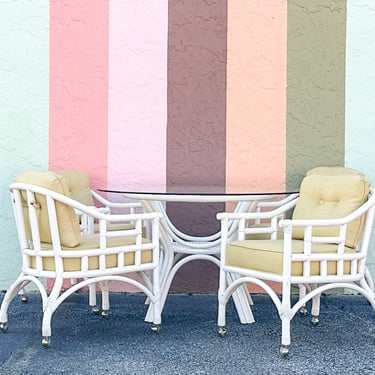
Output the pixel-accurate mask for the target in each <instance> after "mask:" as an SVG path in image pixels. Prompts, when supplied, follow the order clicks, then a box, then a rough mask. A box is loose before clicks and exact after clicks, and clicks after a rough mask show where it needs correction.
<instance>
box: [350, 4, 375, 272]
mask: <svg viewBox="0 0 375 375" xmlns="http://www.w3.org/2000/svg"><path fill="white" fill-rule="evenodd" d="M347 13H348V19H347V47H346V65H347V69H346V102H345V109H346V111H345V112H346V124H345V164H346V165H348V166H352V167H353V168H357V169H359V170H361V171H363V172H364V173H365V174H366V176H367V177H368V178H369V179H370V180H371V181H372V182H373V185H374V184H375V182H374V181H375V165H374V159H375V151H374V150H375V147H374V140H375V89H374V88H375V71H374V66H375V22H374V19H375V4H374V3H373V2H369V1H363V0H351V1H348V9H347ZM370 249H371V251H370V253H369V257H368V262H367V264H368V268H369V269H370V272H371V274H372V275H373V277H375V233H373V238H372V240H371V246H370Z"/></svg>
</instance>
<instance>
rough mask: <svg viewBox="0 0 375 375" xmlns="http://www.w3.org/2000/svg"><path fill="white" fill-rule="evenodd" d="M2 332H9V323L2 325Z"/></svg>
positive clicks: (0, 324) (0, 326)
mask: <svg viewBox="0 0 375 375" xmlns="http://www.w3.org/2000/svg"><path fill="white" fill-rule="evenodd" d="M0 330H1V331H3V332H6V331H8V323H7V322H4V323H0Z"/></svg>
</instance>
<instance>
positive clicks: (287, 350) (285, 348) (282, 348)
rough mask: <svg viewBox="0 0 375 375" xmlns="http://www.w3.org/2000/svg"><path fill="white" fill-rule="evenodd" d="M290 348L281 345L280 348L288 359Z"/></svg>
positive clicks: (281, 352)
mask: <svg viewBox="0 0 375 375" xmlns="http://www.w3.org/2000/svg"><path fill="white" fill-rule="evenodd" d="M289 351H290V346H289V345H281V346H280V354H281V355H282V356H283V357H286V356H287V355H288V354H289Z"/></svg>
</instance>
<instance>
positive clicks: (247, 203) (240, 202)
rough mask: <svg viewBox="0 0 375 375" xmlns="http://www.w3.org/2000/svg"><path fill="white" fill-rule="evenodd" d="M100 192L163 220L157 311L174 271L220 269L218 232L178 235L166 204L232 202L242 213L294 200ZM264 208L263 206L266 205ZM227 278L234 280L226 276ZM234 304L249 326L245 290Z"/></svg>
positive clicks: (222, 193)
mask: <svg viewBox="0 0 375 375" xmlns="http://www.w3.org/2000/svg"><path fill="white" fill-rule="evenodd" d="M98 190H99V191H101V192H105V193H111V194H121V195H122V196H123V197H125V198H127V199H132V200H137V201H139V202H140V203H141V204H142V206H143V209H144V211H145V212H155V211H156V212H160V213H161V214H162V217H163V219H162V220H161V222H160V246H161V250H162V252H163V256H162V257H161V271H160V280H161V289H162V298H161V303H160V306H161V309H163V306H164V303H165V301H166V298H167V296H168V293H169V289H170V286H171V284H172V281H173V278H174V276H175V275H176V273H177V271H178V270H179V269H180V268H181V267H182V266H183V265H185V264H186V263H188V262H190V261H193V260H208V261H211V262H213V263H214V264H216V265H217V266H220V260H219V255H220V246H221V233H220V231H219V232H217V233H214V234H212V235H209V236H204V237H202V236H193V235H190V234H189V233H184V232H182V231H180V230H179V229H178V228H176V226H175V225H174V224H173V223H172V221H171V219H170V218H169V216H168V214H167V211H166V208H165V206H166V205H165V203H166V202H186V203H220V202H221V203H227V202H233V203H234V204H233V205H232V206H233V207H234V208H232V209H231V211H232V212H237V213H242V212H246V211H255V210H257V208H258V207H259V203H260V202H262V204H264V202H270V204H273V203H272V201H275V200H277V201H278V202H283V201H285V200H288V199H294V198H295V197H296V196H298V193H297V192H285V191H280V192H278V191H262V192H257V191H255V189H254V191H251V190H252V189H249V188H248V187H247V188H246V187H236V188H230V189H225V188H224V187H222V186H215V185H214V186H193V185H184V186H182V185H175V186H172V187H170V186H168V187H166V186H163V187H160V186H153V185H148V186H147V187H129V188H124V189H98ZM266 204H267V203H266ZM235 225H237V222H231V223H230V224H229V227H228V232H229V233H234V232H235V229H236V228H235ZM228 277H232V278H234V277H236V276H235V275H229V276H228ZM233 299H234V303H235V306H236V310H237V312H238V315H239V318H240V321H241V323H243V324H246V323H252V322H254V318H253V315H252V312H251V308H250V305H251V298H250V295H249V293H248V291H247V289H246V287H245V286H243V287H241V288H238V290H237V291H236V292H235V293H234V294H233ZM150 319H152V304H150V308H149V309H148V313H147V315H146V321H149V320H150Z"/></svg>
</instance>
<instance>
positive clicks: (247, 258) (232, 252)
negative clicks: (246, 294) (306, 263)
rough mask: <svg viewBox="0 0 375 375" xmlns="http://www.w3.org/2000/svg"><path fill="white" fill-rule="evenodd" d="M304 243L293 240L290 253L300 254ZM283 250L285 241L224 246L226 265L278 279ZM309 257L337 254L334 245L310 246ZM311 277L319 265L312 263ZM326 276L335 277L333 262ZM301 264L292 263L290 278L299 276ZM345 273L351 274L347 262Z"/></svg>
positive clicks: (248, 242)
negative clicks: (317, 254)
mask: <svg viewBox="0 0 375 375" xmlns="http://www.w3.org/2000/svg"><path fill="white" fill-rule="evenodd" d="M303 244H304V243H303V241H301V240H292V248H293V253H296V254H302V253H303ZM283 246H284V241H283V240H282V239H280V240H244V241H235V242H232V243H230V244H229V245H228V246H227V253H226V265H227V266H232V267H240V268H245V269H252V270H257V271H260V272H269V273H274V274H277V275H282V274H283ZM345 252H348V253H354V252H355V250H354V249H352V248H349V247H346V248H345ZM312 253H333V254H334V253H337V245H334V244H313V245H312ZM310 269H311V273H310V274H311V275H319V273H320V264H319V262H311V268H310ZM327 269H328V274H329V275H331V274H335V273H336V262H333V261H330V262H328V264H327ZM302 272H303V262H293V263H292V275H293V276H301V275H302ZM344 272H345V273H349V272H350V262H345V266H344Z"/></svg>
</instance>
